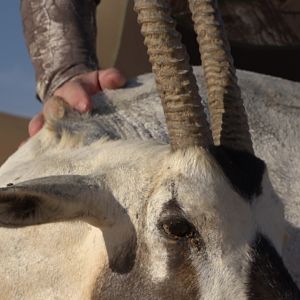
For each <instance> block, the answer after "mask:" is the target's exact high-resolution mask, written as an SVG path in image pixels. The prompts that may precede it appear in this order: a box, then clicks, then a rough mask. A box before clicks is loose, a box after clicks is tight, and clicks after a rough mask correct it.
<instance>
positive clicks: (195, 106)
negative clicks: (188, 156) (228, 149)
mask: <svg viewBox="0 0 300 300" xmlns="http://www.w3.org/2000/svg"><path fill="white" fill-rule="evenodd" d="M134 2H135V11H136V12H137V14H138V21H139V23H140V24H141V32H142V34H143V35H144V38H145V40H144V43H145V45H146V46H147V48H148V55H149V59H150V62H151V64H152V70H153V73H154V74H155V78H156V84H157V88H158V91H159V93H160V97H161V101H162V105H163V109H164V114H165V118H166V123H167V127H168V131H169V138H170V144H171V147H172V150H176V149H181V148H186V147H189V146H201V147H205V146H208V145H210V144H212V136H211V132H210V129H209V125H208V122H207V120H206V115H205V112H204V109H203V106H202V103H201V97H200V96H199V92H198V87H197V82H196V79H195V77H194V74H193V71H192V68H191V66H190V65H189V58H188V54H187V51H186V49H185V47H184V46H183V45H182V43H181V36H180V34H179V33H178V32H177V31H176V30H175V22H174V20H173V19H172V18H171V15H170V13H171V7H170V4H169V1H166V0H161V1H160V0H135V1H134Z"/></svg>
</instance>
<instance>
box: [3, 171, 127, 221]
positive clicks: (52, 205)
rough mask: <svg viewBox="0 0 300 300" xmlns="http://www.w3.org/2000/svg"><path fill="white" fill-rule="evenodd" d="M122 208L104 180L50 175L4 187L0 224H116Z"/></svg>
mask: <svg viewBox="0 0 300 300" xmlns="http://www.w3.org/2000/svg"><path fill="white" fill-rule="evenodd" d="M120 213H121V214H122V213H123V214H124V209H123V208H122V206H121V205H120V204H119V203H118V202H117V201H116V200H115V199H114V197H113V195H112V193H111V192H110V191H109V190H108V189H107V188H105V181H104V180H103V178H90V177H88V176H73V175H64V176H50V177H44V178H39V179H34V180H30V181H26V182H22V183H18V184H16V185H10V186H7V187H5V188H0V225H1V226H7V227H22V226H28V225H36V224H43V223H51V222H59V221H66V220H74V219H81V220H84V221H86V222H89V223H91V224H93V225H96V226H102V225H112V224H113V222H114V220H115V219H117V218H118V216H119V215H120Z"/></svg>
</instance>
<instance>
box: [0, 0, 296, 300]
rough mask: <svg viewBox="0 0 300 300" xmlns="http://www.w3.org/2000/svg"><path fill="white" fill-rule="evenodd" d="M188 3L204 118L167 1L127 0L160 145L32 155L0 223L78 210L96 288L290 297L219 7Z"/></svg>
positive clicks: (7, 194) (278, 211)
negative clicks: (98, 241) (97, 244)
mask: <svg viewBox="0 0 300 300" xmlns="http://www.w3.org/2000/svg"><path fill="white" fill-rule="evenodd" d="M189 4H190V9H191V12H192V15H193V20H194V23H195V29H196V32H197V34H198V40H199V45H200V52H201V55H202V62H203V67H204V72H205V78H206V82H207V88H208V106H209V114H210V127H209V125H208V122H207V119H206V116H205V112H204V109H203V106H202V103H201V99H200V96H199V93H198V88H197V84H196V80H195V78H194V76H193V73H192V69H191V67H190V66H189V64H188V58H187V54H186V50H185V48H184V46H182V44H181V43H180V36H179V34H178V33H177V32H176V31H175V29H174V22H173V20H172V18H171V17H170V7H169V5H168V1H159V0H136V1H135V8H136V11H137V12H138V17H139V21H140V22H141V26H142V33H143V34H144V36H145V43H146V45H147V47H148V53H149V56H150V60H151V63H152V64H153V71H154V73H155V75H156V80H157V86H158V90H159V92H160V95H161V99H162V105H163V108H164V112H165V116H166V122H167V126H168V131H169V137H170V146H171V147H168V146H165V145H154V144H153V143H140V142H132V143H130V142H128V141H126V142H125V141H106V142H103V141H101V142H98V141H96V142H94V143H91V144H90V145H88V146H86V145H81V144H80V143H78V145H77V146H76V147H71V148H67V149H65V150H64V151H62V150H60V152H59V153H60V154H61V155H62V157H60V158H56V159H58V160H61V165H62V166H65V164H64V163H65V162H66V161H67V163H68V165H69V167H68V168H62V169H63V170H57V168H58V166H59V164H56V166H55V167H52V166H49V162H51V160H52V161H53V159H55V157H56V156H55V151H54V150H53V149H51V148H49V149H48V150H47V151H45V154H41V155H40V158H36V159H37V162H39V163H40V164H41V165H42V164H43V163H45V164H48V168H49V170H50V171H49V170H48V171H45V175H47V176H46V177H42V176H41V175H40V176H37V177H42V178H37V179H32V180H29V181H25V182H20V183H18V184H16V185H12V186H8V187H5V188H2V189H1V190H0V224H1V225H2V226H8V227H22V226H28V225H37V224H43V223H48V222H58V221H69V220H82V221H84V222H87V223H89V224H92V225H93V226H95V227H98V228H99V229H100V230H101V232H102V234H103V239H104V241H105V244H106V249H107V252H108V262H107V265H106V267H103V268H102V269H101V270H99V276H98V279H97V280H96V283H95V290H94V297H95V298H99V299H205V300H208V299H209V300H211V299H228V300H229V299H234V298H236V299H299V291H298V290H297V287H296V286H295V284H294V283H293V281H292V279H291V277H290V275H289V274H288V272H287V270H286V269H285V267H284V265H283V263H282V259H281V257H280V251H281V244H282V237H283V233H284V228H283V222H284V221H283V208H282V204H281V202H280V201H279V199H278V198H277V197H276V195H275V193H274V191H273V189H272V186H271V184H270V182H269V179H268V174H267V169H266V166H265V164H264V162H263V161H261V160H260V159H259V158H257V157H256V156H255V155H254V151H253V148H252V142H251V137H250V133H249V127H248V123H247V116H246V114H245V110H244V107H243V103H242V99H241V95H240V90H239V87H238V85H237V80H236V76H235V70H234V67H233V64H232V59H231V57H230V53H229V46H228V43H227V41H226V39H225V37H224V33H223V31H222V30H221V28H222V24H221V21H220V16H219V14H218V12H217V11H216V6H215V3H214V1H209V0H198V1H197V0H190V1H189ZM54 105H57V106H58V107H61V106H60V105H61V104H58V103H57V102H55V104H54ZM66 112H67V110H63V113H62V115H64V114H65V113H66ZM69 114H72V113H71V112H68V113H67V114H66V116H65V117H64V118H65V119H67V118H68V115H69ZM63 120H64V119H63ZM63 120H60V122H62V123H63ZM62 123H60V124H62ZM49 124H50V123H49ZM49 124H48V125H49ZM56 125H57V123H55V122H53V120H52V121H51V126H50V125H49V128H50V127H51V129H49V128H48V129H47V128H46V129H45V130H44V132H42V133H41V134H40V135H41V138H42V135H43V134H49V132H47V130H48V131H50V130H51V131H54V134H56V135H57V136H58V137H57V139H62V138H63V136H64V133H61V134H57V131H59V130H60V129H59V128H61V126H56ZM32 143H34V141H33V142H32ZM58 144H59V143H58ZM52 146H53V148H55V147H58V146H56V145H52ZM32 163H33V161H32ZM28 165H30V164H28ZM83 166H84V167H83ZM29 172H30V171H29ZM23 176H24V174H23Z"/></svg>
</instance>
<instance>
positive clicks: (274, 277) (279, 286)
mask: <svg viewBox="0 0 300 300" xmlns="http://www.w3.org/2000/svg"><path fill="white" fill-rule="evenodd" d="M252 249H253V261H252V265H251V270H250V280H249V289H248V295H249V299H250V300H252V299H253V300H299V299H300V291H299V289H298V288H297V286H296V284H295V283H294V281H293V279H292V277H291V275H290V274H289V272H288V271H287V269H286V267H285V266H284V264H283V261H282V259H281V257H280V256H279V254H278V253H277V252H276V250H275V248H274V247H273V245H272V244H271V243H270V242H269V241H268V239H266V238H265V237H264V236H263V235H261V234H259V235H258V236H257V238H256V240H255V242H254V244H253V246H252Z"/></svg>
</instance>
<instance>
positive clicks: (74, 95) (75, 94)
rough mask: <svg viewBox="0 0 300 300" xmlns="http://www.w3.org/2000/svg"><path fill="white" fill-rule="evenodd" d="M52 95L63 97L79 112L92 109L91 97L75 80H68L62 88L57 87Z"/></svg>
mask: <svg viewBox="0 0 300 300" xmlns="http://www.w3.org/2000/svg"><path fill="white" fill-rule="evenodd" d="M54 95H55V96H58V97H61V98H63V99H64V101H65V102H67V103H68V104H69V105H70V106H71V107H73V108H74V109H76V110H77V111H79V112H88V111H90V110H91V109H92V100H91V97H90V96H89V95H88V93H87V92H86V91H85V90H84V88H83V87H82V85H81V84H80V83H79V82H77V81H70V82H68V83H67V84H66V85H65V86H64V88H59V89H57V90H56V91H55V93H54Z"/></svg>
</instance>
